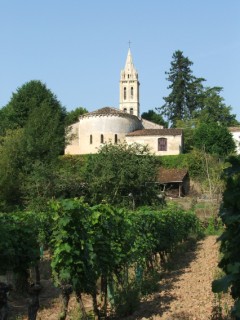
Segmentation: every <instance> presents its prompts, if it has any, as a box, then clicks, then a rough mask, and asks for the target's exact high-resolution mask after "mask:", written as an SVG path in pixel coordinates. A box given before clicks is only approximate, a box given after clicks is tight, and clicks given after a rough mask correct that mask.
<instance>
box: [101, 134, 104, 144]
mask: <svg viewBox="0 0 240 320" xmlns="http://www.w3.org/2000/svg"><path fill="white" fill-rule="evenodd" d="M101 143H104V137H103V134H101Z"/></svg>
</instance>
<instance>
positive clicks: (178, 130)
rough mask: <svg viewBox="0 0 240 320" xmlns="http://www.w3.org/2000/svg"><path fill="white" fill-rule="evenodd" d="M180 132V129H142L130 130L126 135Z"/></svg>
mask: <svg viewBox="0 0 240 320" xmlns="http://www.w3.org/2000/svg"><path fill="white" fill-rule="evenodd" d="M182 132H183V131H182V129H143V130H136V131H133V132H130V133H128V134H127V135H126V136H127V137H132V136H160V135H161V136H179V135H182Z"/></svg>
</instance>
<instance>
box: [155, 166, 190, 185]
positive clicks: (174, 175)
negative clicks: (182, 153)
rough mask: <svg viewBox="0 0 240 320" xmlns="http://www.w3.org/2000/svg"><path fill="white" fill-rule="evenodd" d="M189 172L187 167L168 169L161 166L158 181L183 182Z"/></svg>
mask: <svg viewBox="0 0 240 320" xmlns="http://www.w3.org/2000/svg"><path fill="white" fill-rule="evenodd" d="M187 174H188V170H187V169H175V168H174V169H166V168H162V167H160V168H159V171H158V175H157V181H158V182H161V183H169V182H182V181H183V179H184V177H185V176H186V175H187Z"/></svg>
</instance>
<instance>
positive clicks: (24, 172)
mask: <svg viewBox="0 0 240 320" xmlns="http://www.w3.org/2000/svg"><path fill="white" fill-rule="evenodd" d="M2 113H3V114H4V116H5V119H4V123H5V124H6V126H5V128H4V130H2V143H1V153H2V154H4V156H3V157H2V160H1V161H0V190H1V191H0V193H1V194H2V202H4V200H5V201H6V203H7V204H8V205H14V204H18V205H23V204H24V203H25V201H26V199H27V201H28V202H29V201H30V200H31V199H32V200H36V199H37V198H38V197H40V198H41V201H42V202H43V203H44V202H46V197H45V196H44V195H47V194H48V195H49V194H50V195H51V193H49V190H50V188H49V181H52V171H53V167H54V165H55V163H56V162H57V160H58V156H59V155H60V154H63V152H64V146H65V116H66V111H65V108H64V107H63V106H62V105H61V103H60V102H59V101H58V100H57V98H56V96H55V95H54V94H53V93H52V92H51V91H50V90H49V89H48V88H47V87H46V85H45V84H43V83H42V82H40V81H36V80H33V81H30V82H28V83H25V84H24V85H23V86H22V87H20V88H19V89H18V90H17V92H16V93H14V94H13V96H12V98H11V100H10V102H9V103H8V104H7V106H6V107H5V108H3V109H2ZM12 146H15V151H13V150H12ZM19 159H20V160H21V161H19ZM10 163H13V165H11V167H10V168H9V164H10ZM15 163H17V164H16V165H15ZM43 173H44V174H43ZM14 177H15V178H14ZM14 179H15V182H14V181H13V183H10V182H11V181H12V180H14ZM44 179H45V181H43V180H44ZM5 181H7V186H8V188H7V190H5V189H6V188H5ZM51 185H52V183H51ZM3 190H4V192H3ZM51 190H52V188H51ZM6 191H7V192H6ZM4 194H5V195H4ZM11 194H12V196H11V197H9V195H11ZM13 195H15V197H14V198H13ZM4 197H5V199H4Z"/></svg>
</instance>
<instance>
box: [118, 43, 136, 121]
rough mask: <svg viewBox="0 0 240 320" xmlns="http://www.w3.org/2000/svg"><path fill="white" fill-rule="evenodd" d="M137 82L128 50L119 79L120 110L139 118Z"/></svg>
mask: <svg viewBox="0 0 240 320" xmlns="http://www.w3.org/2000/svg"><path fill="white" fill-rule="evenodd" d="M139 85H140V84H139V81H138V73H137V70H136V69H135V67H134V64H133V59H132V54H131V50H130V48H129V49H128V54H127V59H126V63H125V68H124V69H123V70H122V71H121V78H120V110H122V111H124V112H126V113H130V114H133V115H135V116H137V117H139V107H140V104H139Z"/></svg>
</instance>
